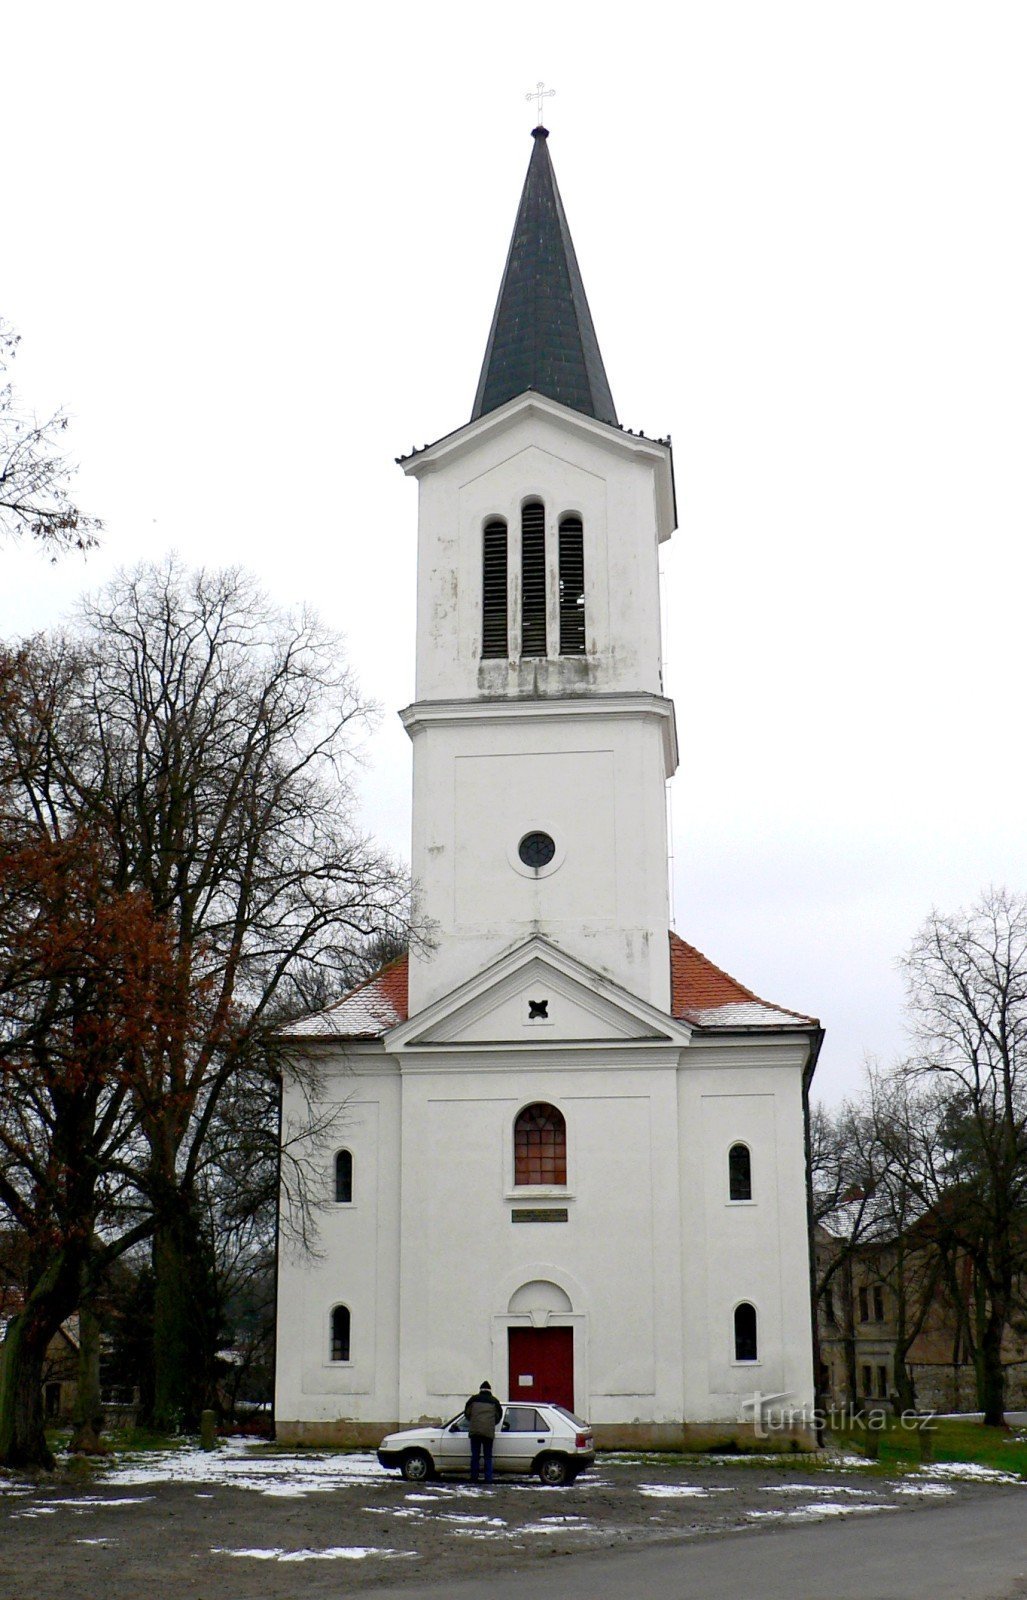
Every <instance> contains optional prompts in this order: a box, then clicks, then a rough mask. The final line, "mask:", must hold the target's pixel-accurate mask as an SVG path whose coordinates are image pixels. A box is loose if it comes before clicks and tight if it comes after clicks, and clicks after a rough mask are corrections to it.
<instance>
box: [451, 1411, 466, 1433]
mask: <svg viewBox="0 0 1027 1600" xmlns="http://www.w3.org/2000/svg"><path fill="white" fill-rule="evenodd" d="M470 1426H471V1424H470V1423H469V1422H468V1420H467V1418H466V1417H465V1416H464V1414H463V1412H462V1411H458V1412H457V1414H456V1416H455V1417H450V1419H449V1421H448V1422H447V1423H446V1427H447V1428H459V1429H460V1432H461V1433H466V1432H467V1430H468V1428H469V1427H470Z"/></svg>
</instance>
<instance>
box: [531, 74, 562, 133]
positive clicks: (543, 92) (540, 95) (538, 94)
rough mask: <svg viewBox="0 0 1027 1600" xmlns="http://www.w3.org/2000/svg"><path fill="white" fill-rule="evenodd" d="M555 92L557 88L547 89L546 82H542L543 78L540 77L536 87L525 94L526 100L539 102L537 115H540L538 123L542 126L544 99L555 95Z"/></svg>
mask: <svg viewBox="0 0 1027 1600" xmlns="http://www.w3.org/2000/svg"><path fill="white" fill-rule="evenodd" d="M555 93H556V90H555V89H547V88H546V86H545V84H544V83H543V82H542V79H541V78H540V79H539V80H538V83H537V84H536V85H535V87H534V89H529V90H528V92H527V94H526V95H525V96H524V98H525V100H535V101H537V102H538V108H537V111H536V116H537V117H538V124H537V125H538V127H540V128H541V126H542V102H543V100H548V99H549V97H550V96H551V95H554V94H555Z"/></svg>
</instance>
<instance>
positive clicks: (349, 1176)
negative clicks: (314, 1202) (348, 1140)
mask: <svg viewBox="0 0 1027 1600" xmlns="http://www.w3.org/2000/svg"><path fill="white" fill-rule="evenodd" d="M352 1199H353V1155H352V1152H351V1151H349V1150H340V1151H338V1153H337V1154H336V1157H335V1201H336V1204H337V1205H348V1204H349V1203H350V1201H351V1200H352Z"/></svg>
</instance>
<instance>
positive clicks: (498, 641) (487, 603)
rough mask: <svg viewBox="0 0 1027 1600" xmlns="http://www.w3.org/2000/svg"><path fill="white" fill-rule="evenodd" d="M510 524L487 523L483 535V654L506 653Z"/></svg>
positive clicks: (501, 521)
mask: <svg viewBox="0 0 1027 1600" xmlns="http://www.w3.org/2000/svg"><path fill="white" fill-rule="evenodd" d="M508 650H509V645H508V640H507V624H506V523H505V522H504V521H503V519H502V518H501V517H492V518H491V519H490V520H489V521H488V522H486V524H485V527H484V529H483V531H482V538H481V653H482V656H504V657H505V656H506V655H507V653H508Z"/></svg>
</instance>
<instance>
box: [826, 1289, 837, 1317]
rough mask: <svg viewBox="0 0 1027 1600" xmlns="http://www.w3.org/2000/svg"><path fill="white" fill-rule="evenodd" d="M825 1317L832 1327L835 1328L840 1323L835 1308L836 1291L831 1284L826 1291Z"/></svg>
mask: <svg viewBox="0 0 1027 1600" xmlns="http://www.w3.org/2000/svg"><path fill="white" fill-rule="evenodd" d="M824 1315H825V1316H826V1318H827V1320H828V1322H829V1323H830V1324H831V1326H832V1327H834V1326H835V1324H836V1323H837V1321H838V1313H837V1312H836V1311H835V1308H834V1290H833V1289H832V1287H831V1285H830V1284H828V1286H827V1288H826V1289H825V1290H824Z"/></svg>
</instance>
